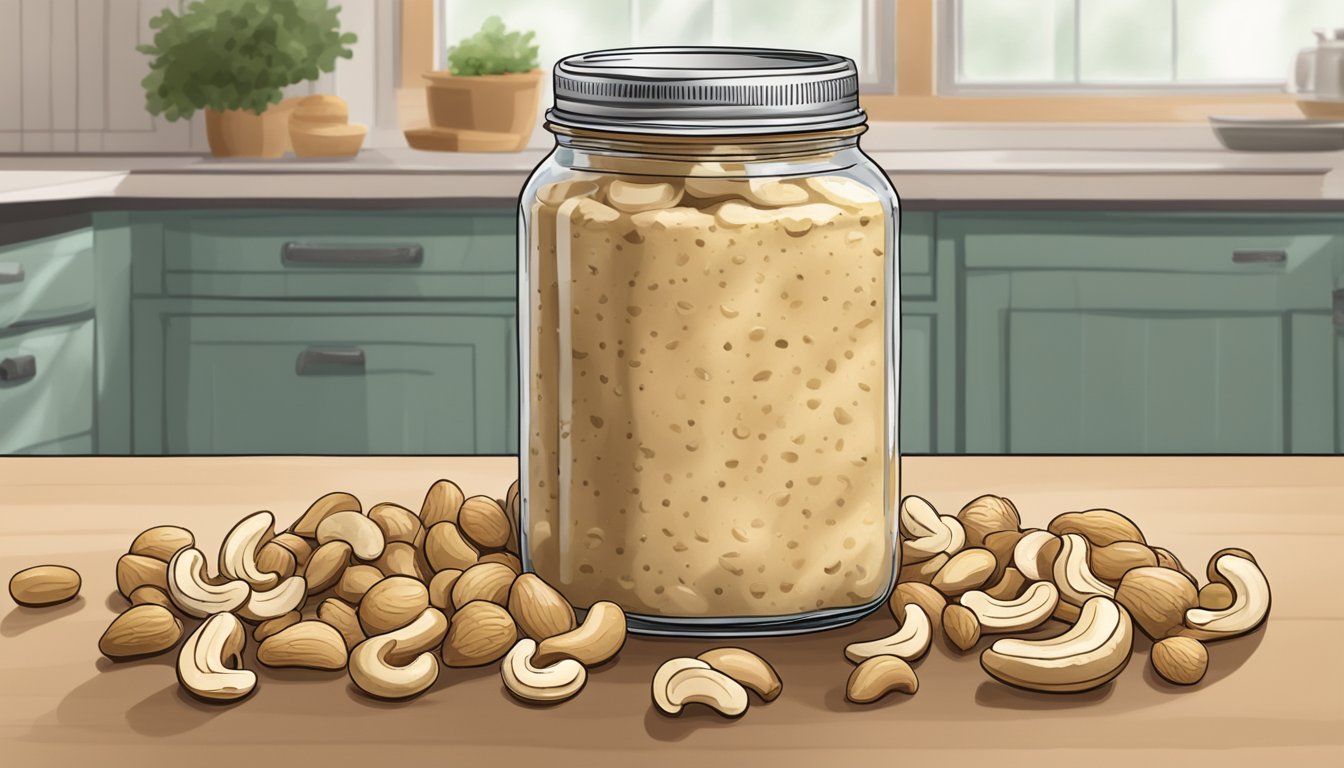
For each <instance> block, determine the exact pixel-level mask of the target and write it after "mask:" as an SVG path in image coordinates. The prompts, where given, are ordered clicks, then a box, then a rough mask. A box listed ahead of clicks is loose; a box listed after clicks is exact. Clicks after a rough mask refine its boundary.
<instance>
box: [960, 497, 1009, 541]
mask: <svg viewBox="0 0 1344 768" xmlns="http://www.w3.org/2000/svg"><path fill="white" fill-rule="evenodd" d="M957 519H958V520H960V521H961V525H962V527H963V528H965V529H966V544H967V546H971V547H979V546H982V545H983V544H984V543H985V537H986V536H988V535H989V534H991V533H996V532H998V531H1016V530H1017V529H1018V528H1020V527H1021V526H1022V518H1021V516H1020V515H1018V513H1017V507H1015V506H1013V502H1011V501H1009V500H1008V499H1005V498H1003V497H1002V496H994V495H992V494H986V495H984V496H981V497H979V498H977V499H973V500H972V501H971V502H970V503H969V504H967V505H966V506H964V507H962V508H961V511H960V512H958V513H957Z"/></svg>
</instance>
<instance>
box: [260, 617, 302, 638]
mask: <svg viewBox="0 0 1344 768" xmlns="http://www.w3.org/2000/svg"><path fill="white" fill-rule="evenodd" d="M302 620H303V615H302V614H300V613H299V612H298V611H290V612H289V613H286V614H282V615H280V616H276V617H275V618H274V619H267V620H265V621H263V622H261V623H260V624H258V625H257V628H256V629H254V630H252V639H253V640H256V641H257V642H258V643H260V642H262V641H263V640H265V639H266V638H268V637H270V636H271V635H274V634H275V633H277V632H279V631H280V630H282V629H285V628H286V627H292V626H294V625H295V624H298V623H299V622H300V621H302Z"/></svg>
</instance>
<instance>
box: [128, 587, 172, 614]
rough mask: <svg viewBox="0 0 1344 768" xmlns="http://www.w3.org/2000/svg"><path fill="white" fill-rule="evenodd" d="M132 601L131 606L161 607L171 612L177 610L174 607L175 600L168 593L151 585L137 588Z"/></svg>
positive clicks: (132, 594) (131, 598)
mask: <svg viewBox="0 0 1344 768" xmlns="http://www.w3.org/2000/svg"><path fill="white" fill-rule="evenodd" d="M130 601H131V605H161V606H163V607H164V608H168V609H170V610H172V609H176V608H177V606H175V605H173V599H172V598H171V597H169V596H168V593H167V592H165V591H163V590H162V589H159V588H158V587H154V586H150V585H149V584H146V585H144V586H143V587H136V589H135V591H134V592H132V593H131V597H130Z"/></svg>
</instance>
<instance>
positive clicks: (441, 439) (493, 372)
mask: <svg viewBox="0 0 1344 768" xmlns="http://www.w3.org/2000/svg"><path fill="white" fill-rule="evenodd" d="M318 312H319V313H314V314H305V315H287V316H286V315H268V316H253V315H238V316H228V315H211V316H201V315H190V314H188V315H172V314H168V315H165V316H164V317H163V319H162V321H161V322H162V324H163V328H164V350H165V358H164V364H163V393H164V394H163V398H162V403H163V408H164V416H163V425H164V427H163V433H164V440H165V443H164V450H165V452H166V453H170V454H235V453H240V454H276V453H279V454H426V453H428V454H435V453H437V454H470V453H503V452H505V450H506V448H507V446H508V445H509V437H510V433H509V429H508V426H509V424H510V419H509V411H510V409H511V408H512V406H513V403H512V401H511V400H510V398H509V394H508V393H509V391H510V387H511V383H510V380H509V379H510V375H511V374H510V370H511V369H510V365H511V363H510V357H511V356H512V355H513V351H514V349H513V347H512V343H513V342H512V338H513V337H512V333H513V329H512V323H513V320H512V318H511V317H506V316H496V317H488V316H472V315H448V314H444V315H407V316H386V315H368V316H342V315H329V314H320V310H319V311H318ZM137 386H138V384H137Z"/></svg>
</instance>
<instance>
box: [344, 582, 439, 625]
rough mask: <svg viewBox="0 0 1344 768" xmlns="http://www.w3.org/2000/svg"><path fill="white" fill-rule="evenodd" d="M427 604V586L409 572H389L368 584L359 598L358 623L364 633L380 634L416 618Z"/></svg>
mask: <svg viewBox="0 0 1344 768" xmlns="http://www.w3.org/2000/svg"><path fill="white" fill-rule="evenodd" d="M428 607H429V590H428V589H426V588H425V585H424V584H422V583H421V582H420V581H419V580H418V579H414V578H412V577H410V576H389V577H387V578H385V579H383V580H382V581H379V582H378V583H377V584H374V585H373V586H372V587H370V588H369V591H368V592H366V593H364V599H363V600H361V601H360V602H359V625H360V628H361V629H363V631H364V635H365V636H366V637H372V636H374V635H383V634H387V633H388V632H392V631H395V630H398V629H401V628H402V627H404V626H406V625H407V624H410V623H411V622H412V621H415V619H416V617H417V616H419V615H420V614H421V613H423V612H424V610H425V609H426V608H428Z"/></svg>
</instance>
